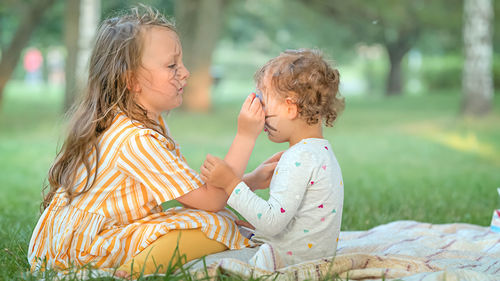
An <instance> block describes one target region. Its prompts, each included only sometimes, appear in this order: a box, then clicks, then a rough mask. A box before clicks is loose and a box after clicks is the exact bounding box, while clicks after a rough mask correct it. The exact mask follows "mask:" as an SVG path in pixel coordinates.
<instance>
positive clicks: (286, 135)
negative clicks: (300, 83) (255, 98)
mask: <svg viewBox="0 0 500 281" xmlns="http://www.w3.org/2000/svg"><path fill="white" fill-rule="evenodd" d="M266 76H267V75H266ZM258 94H259V95H261V96H262V106H263V109H264V113H265V115H266V123H265V126H264V131H265V132H266V133H267V137H268V138H269V140H270V141H272V142H276V143H282V142H288V141H289V140H290V136H291V135H292V133H293V128H294V125H293V120H294V119H295V117H294V116H292V115H290V111H289V105H288V104H287V99H282V98H281V97H280V96H279V94H278V93H276V92H275V91H274V89H273V87H272V85H271V83H270V79H269V78H268V77H264V79H263V83H262V87H261V89H258Z"/></svg>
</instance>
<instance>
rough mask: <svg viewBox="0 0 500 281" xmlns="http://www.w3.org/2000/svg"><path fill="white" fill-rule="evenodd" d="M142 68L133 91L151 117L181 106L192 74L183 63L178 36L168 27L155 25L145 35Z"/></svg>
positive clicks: (145, 31)
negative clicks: (183, 94) (184, 91)
mask: <svg viewBox="0 0 500 281" xmlns="http://www.w3.org/2000/svg"><path fill="white" fill-rule="evenodd" d="M142 41H143V42H142V44H143V46H142V58H141V66H140V67H139V69H138V70H137V73H136V83H135V84H134V87H132V91H133V92H134V93H135V94H136V101H137V102H138V103H139V104H140V105H142V106H143V107H145V109H146V110H147V111H148V113H149V114H151V116H150V118H151V117H153V118H158V116H159V115H160V114H161V113H162V112H164V111H168V110H171V109H174V108H176V107H179V106H180V105H181V104H182V93H183V88H184V87H185V86H186V80H187V78H188V77H189V71H188V70H187V69H186V67H185V66H184V64H183V63H182V49H181V44H180V41H179V38H178V36H177V34H176V33H175V32H174V31H172V30H169V29H168V28H166V27H160V26H153V27H148V28H145V29H144V30H143V32H142Z"/></svg>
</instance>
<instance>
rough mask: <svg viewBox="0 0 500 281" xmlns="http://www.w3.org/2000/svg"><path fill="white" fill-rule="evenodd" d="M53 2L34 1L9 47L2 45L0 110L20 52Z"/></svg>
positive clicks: (27, 7) (44, 0) (26, 11)
mask: <svg viewBox="0 0 500 281" xmlns="http://www.w3.org/2000/svg"><path fill="white" fill-rule="evenodd" d="M54 1H55V0H36V1H32V2H31V3H30V4H29V5H27V6H26V7H25V8H24V15H23V16H22V19H21V21H20V23H19V26H18V27H17V29H16V31H15V33H14V35H13V37H12V39H11V41H10V43H9V45H8V46H6V47H5V48H3V44H2V58H1V60H0V108H1V103H2V100H3V90H4V88H5V85H6V84H7V81H9V79H10V77H11V75H12V73H13V71H14V68H15V67H16V65H17V63H18V61H19V58H20V56H21V51H22V50H23V48H24V47H25V46H26V44H27V43H28V41H29V39H30V36H31V34H32V33H33V31H34V30H35V28H36V27H37V26H38V25H39V23H40V20H41V19H42V16H43V14H44V13H45V11H46V10H47V9H48V8H49V7H50V6H51V5H52V4H53V3H54ZM2 5H4V4H2Z"/></svg>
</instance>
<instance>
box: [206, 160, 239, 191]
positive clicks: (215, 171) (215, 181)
mask: <svg viewBox="0 0 500 281" xmlns="http://www.w3.org/2000/svg"><path fill="white" fill-rule="evenodd" d="M200 171H201V175H200V176H201V179H202V180H203V181H205V182H206V183H207V185H210V186H214V187H218V188H222V189H224V191H225V192H226V194H227V195H231V193H232V192H233V189H234V188H235V187H236V186H237V185H238V184H239V183H240V182H241V179H239V178H238V177H237V176H236V175H235V174H234V172H233V170H232V169H231V167H229V166H228V165H227V164H226V162H224V160H222V159H220V158H218V157H215V156H212V155H210V154H207V158H206V159H205V162H203V165H202V166H201V169H200Z"/></svg>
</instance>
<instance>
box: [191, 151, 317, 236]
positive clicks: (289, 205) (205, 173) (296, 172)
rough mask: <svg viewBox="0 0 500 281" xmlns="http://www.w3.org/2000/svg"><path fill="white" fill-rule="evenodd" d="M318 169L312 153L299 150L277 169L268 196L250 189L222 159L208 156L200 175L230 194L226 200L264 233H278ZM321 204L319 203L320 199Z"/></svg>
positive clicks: (293, 213)
mask: <svg viewBox="0 0 500 281" xmlns="http://www.w3.org/2000/svg"><path fill="white" fill-rule="evenodd" d="M315 169H317V163H315V161H314V160H313V157H312V155H310V154H309V153H307V152H302V153H301V154H300V155H299V156H296V157H294V158H293V159H291V158H289V159H286V160H285V163H284V164H283V165H281V166H280V168H279V170H277V172H278V174H275V176H274V177H276V179H273V186H272V187H271V189H270V196H269V200H267V201H266V200H264V199H262V198H260V197H259V196H258V195H256V194H255V193H253V192H252V191H251V190H250V188H249V187H248V186H247V185H246V184H245V183H244V182H242V181H241V180H240V179H239V178H238V177H237V176H236V175H235V174H234V173H232V172H231V168H229V166H228V165H227V164H225V163H224V161H222V160H221V159H218V158H216V157H214V156H207V160H206V161H205V163H204V164H203V167H202V170H201V171H202V174H201V178H202V179H203V180H204V181H206V182H208V183H209V184H212V185H214V186H220V187H223V188H224V190H225V192H226V194H227V195H228V196H230V197H229V200H228V204H229V205H230V206H231V207H233V208H234V209H235V210H236V211H238V212H239V213H240V214H241V215H242V216H243V217H245V219H247V220H248V221H249V222H250V223H251V224H252V225H253V226H255V228H256V229H257V230H258V231H259V232H261V233H263V234H264V235H268V236H274V235H276V234H278V233H280V232H281V231H282V230H283V229H285V227H286V226H287V224H288V223H289V222H290V220H291V219H292V218H293V217H294V216H295V214H296V212H297V210H298V208H299V206H300V204H301V202H302V198H303V196H304V193H305V190H306V189H307V188H308V187H309V186H311V185H312V184H313V183H311V182H310V181H311V175H312V174H313V172H314V170H315ZM319 204H320V203H319Z"/></svg>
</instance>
